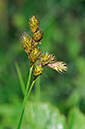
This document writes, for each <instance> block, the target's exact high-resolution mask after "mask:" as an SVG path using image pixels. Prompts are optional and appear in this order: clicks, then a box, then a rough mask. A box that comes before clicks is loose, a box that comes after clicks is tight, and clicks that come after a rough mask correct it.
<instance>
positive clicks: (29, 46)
mask: <svg viewBox="0 0 85 129" xmlns="http://www.w3.org/2000/svg"><path fill="white" fill-rule="evenodd" d="M39 23H40V21H39V18H38V17H37V16H36V15H33V16H32V17H31V18H30V19H29V26H30V29H31V31H32V34H33V35H32V37H31V36H30V35H29V34H27V33H26V32H24V33H23V34H22V38H21V42H22V47H23V48H24V50H25V52H26V53H27V55H28V59H29V60H30V70H29V76H28V81H27V85H26V88H25V85H24V81H23V77H22V75H21V72H20V68H19V66H18V63H17V62H15V65H16V69H17V72H18V76H19V80H20V83H21V88H22V92H23V95H24V99H23V105H22V110H21V115H20V119H19V123H18V126H17V129H20V128H21V123H22V118H23V114H24V110H25V105H26V102H27V100H28V97H29V95H30V93H31V90H32V88H33V86H34V83H35V81H36V79H37V78H38V77H39V76H40V75H41V74H42V73H43V72H44V68H45V67H50V68H52V69H54V70H56V71H57V72H59V73H63V72H66V71H67V66H66V63H64V62H63V61H57V59H56V58H55V56H54V54H50V53H49V52H45V51H44V52H43V53H42V52H41V49H40V47H39V45H38V44H41V40H42V38H43V34H44V33H43V32H42V30H41V29H40V28H39ZM32 74H33V76H34V79H33V81H32V83H31V84H30V80H31V75H32Z"/></svg>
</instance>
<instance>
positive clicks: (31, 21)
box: [29, 14, 40, 33]
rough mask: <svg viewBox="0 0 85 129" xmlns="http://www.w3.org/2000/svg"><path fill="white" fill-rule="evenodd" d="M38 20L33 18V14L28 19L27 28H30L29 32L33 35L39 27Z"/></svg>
mask: <svg viewBox="0 0 85 129" xmlns="http://www.w3.org/2000/svg"><path fill="white" fill-rule="evenodd" d="M39 23H40V21H39V19H38V18H37V17H36V16H35V14H34V15H33V16H32V17H31V18H30V19H29V26H30V28H31V31H32V32H33V33H34V32H36V30H37V29H38V26H39Z"/></svg>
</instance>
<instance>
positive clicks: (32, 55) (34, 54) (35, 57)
mask: <svg viewBox="0 0 85 129" xmlns="http://www.w3.org/2000/svg"><path fill="white" fill-rule="evenodd" d="M40 54H41V51H40V50H39V48H34V49H33V50H32V51H31V53H30V54H29V55H28V58H29V60H30V62H31V64H34V63H35V62H36V61H37V60H38V59H39V57H40Z"/></svg>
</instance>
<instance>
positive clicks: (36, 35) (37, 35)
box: [33, 29, 44, 42]
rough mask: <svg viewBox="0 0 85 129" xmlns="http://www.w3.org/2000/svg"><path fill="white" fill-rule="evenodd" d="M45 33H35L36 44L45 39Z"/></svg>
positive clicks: (39, 30)
mask: <svg viewBox="0 0 85 129" xmlns="http://www.w3.org/2000/svg"><path fill="white" fill-rule="evenodd" d="M43 34H44V33H43V32H42V30H41V29H38V30H37V31H36V32H35V33H33V39H34V40H35V42H39V41H41V39H42V38H43Z"/></svg>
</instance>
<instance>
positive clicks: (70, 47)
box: [0, 0, 85, 129]
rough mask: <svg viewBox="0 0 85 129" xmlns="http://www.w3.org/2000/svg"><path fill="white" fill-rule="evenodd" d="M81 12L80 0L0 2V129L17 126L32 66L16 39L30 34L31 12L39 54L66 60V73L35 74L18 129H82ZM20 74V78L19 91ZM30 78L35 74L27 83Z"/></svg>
mask: <svg viewBox="0 0 85 129" xmlns="http://www.w3.org/2000/svg"><path fill="white" fill-rule="evenodd" d="M84 12H85V2H84V1H83V0H68V1H67V0H65V1H63V0H60V1H55V0H52V1H48V0H47V1H43V0H41V1H39V0H36V1H35V0H34V1H33V2H31V1H27V0H25V1H19V0H17V1H6V0H4V1H2V0H1V1H0V16H1V19H0V34H1V36H0V129H11V128H17V125H18V121H19V117H20V113H21V109H22V101H23V95H24V88H23V86H26V84H27V80H28V78H27V77H28V75H29V69H30V62H29V60H28V58H27V54H26V53H25V52H24V51H23V48H22V46H21V45H20V44H21V41H20V37H21V35H22V33H23V32H26V33H27V34H30V35H31V31H30V28H29V26H28V24H27V22H28V20H29V18H30V17H31V16H32V15H33V14H37V15H38V16H39V19H40V28H43V32H44V37H43V39H42V44H37V45H38V47H39V46H40V48H41V49H42V50H41V53H43V51H44V50H45V51H49V52H50V53H54V54H55V55H56V57H57V60H62V61H65V62H66V63H67V64H68V72H67V73H66V74H59V73H57V72H56V71H54V70H52V69H50V68H46V69H45V70H44V73H43V74H42V75H41V76H40V77H38V78H37V81H36V83H35V86H34V87H33V89H32V92H31V94H30V96H29V101H28V102H27V104H26V108H25V112H24V116H23V121H22V128H29V129H34V128H35V129H36V128H37V129H38V128H39V129H40V128H41V129H45V128H52V127H54V128H56V129H59V128H61V129H62V128H64V129H66V128H67V129H76V128H77V129H78V128H79V129H80V128H82V129H85V116H84V113H85V93H84V91H85V86H84V84H85V79H84V78H85V67H84V66H85V52H84V48H85V44H84V42H85V38H84V33H85V29H84V28H85V14H84ZM15 59H16V60H17V62H18V64H17V63H14V60H15ZM15 64H16V65H17V66H18V67H17V66H16V67H17V68H18V69H17V71H18V75H17V71H16V67H15ZM19 68H20V69H19ZM20 70H21V71H20ZM21 75H22V76H23V77H22V76H21ZM18 76H19V78H22V79H23V80H24V81H22V83H21V84H22V89H23V93H22V90H21V87H20V81H19V79H18ZM22 79H21V80H22ZM32 80H33V76H32V78H31V81H30V84H31V83H32ZM25 88H26V87H25ZM57 115H58V116H59V118H60V119H59V118H58V117H56V116H57ZM29 117H30V119H29ZM54 118H55V119H54ZM36 121H37V122H36ZM55 123H56V124H55ZM41 125H42V126H41Z"/></svg>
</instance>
